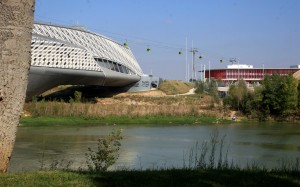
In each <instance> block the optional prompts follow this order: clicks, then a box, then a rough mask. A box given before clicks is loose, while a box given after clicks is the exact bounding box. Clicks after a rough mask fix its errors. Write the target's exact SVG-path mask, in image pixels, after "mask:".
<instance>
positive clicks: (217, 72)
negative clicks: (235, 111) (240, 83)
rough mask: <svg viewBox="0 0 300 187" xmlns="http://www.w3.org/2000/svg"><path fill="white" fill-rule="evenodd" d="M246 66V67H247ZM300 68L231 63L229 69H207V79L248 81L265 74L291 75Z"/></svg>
mask: <svg viewBox="0 0 300 187" xmlns="http://www.w3.org/2000/svg"><path fill="white" fill-rule="evenodd" d="M245 67H246V68H245ZM299 70H300V69H299V68H298V67H297V68H253V66H251V65H250V66H249V65H229V66H228V67H227V69H211V70H205V78H206V79H209V78H211V79H221V80H222V81H223V82H235V81H237V80H238V79H243V80H245V81H247V82H250V83H251V82H256V81H260V80H262V79H263V78H264V76H265V75H273V74H278V75H289V74H294V73H295V72H296V71H299Z"/></svg>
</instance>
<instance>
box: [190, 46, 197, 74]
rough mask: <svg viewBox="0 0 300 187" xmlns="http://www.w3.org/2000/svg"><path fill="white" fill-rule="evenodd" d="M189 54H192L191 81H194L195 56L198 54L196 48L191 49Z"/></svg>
mask: <svg viewBox="0 0 300 187" xmlns="http://www.w3.org/2000/svg"><path fill="white" fill-rule="evenodd" d="M190 52H192V53H193V61H192V64H193V74H192V80H194V79H195V78H196V69H195V54H196V53H197V52H198V49H197V48H194V47H192V49H191V50H190Z"/></svg>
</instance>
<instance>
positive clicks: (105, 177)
mask: <svg viewBox="0 0 300 187" xmlns="http://www.w3.org/2000/svg"><path fill="white" fill-rule="evenodd" d="M89 175H90V177H91V178H92V181H93V183H94V184H95V186H272V187H274V186H300V183H299V173H296V174H295V173H294V174H293V173H288V174H287V173H280V172H267V171H243V170H241V171H237V170H189V169H186V170H185V169H170V170H158V171H157V170H146V171H112V172H104V173H101V174H89Z"/></svg>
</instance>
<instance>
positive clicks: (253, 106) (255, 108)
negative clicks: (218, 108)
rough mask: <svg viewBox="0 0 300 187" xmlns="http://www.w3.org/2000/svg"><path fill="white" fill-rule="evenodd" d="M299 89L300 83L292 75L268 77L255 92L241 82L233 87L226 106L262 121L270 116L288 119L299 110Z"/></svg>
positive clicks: (225, 101)
mask: <svg viewBox="0 0 300 187" xmlns="http://www.w3.org/2000/svg"><path fill="white" fill-rule="evenodd" d="M299 89H300V88H299V85H298V81H297V80H296V79H295V78H293V77H292V76H291V75H289V76H280V75H267V76H265V79H264V80H263V82H262V86H260V87H256V88H255V90H254V92H251V91H249V90H248V89H247V87H246V85H245V83H243V82H241V81H239V82H238V84H237V85H233V86H231V87H230V89H229V94H228V96H226V97H225V99H224V105H225V106H230V107H231V108H232V109H235V110H241V111H242V112H243V113H244V114H247V115H251V116H252V117H255V118H258V119H260V120H265V119H267V118H268V117H270V116H272V117H275V118H278V119H281V118H286V117H288V116H292V115H295V114H296V113H297V110H299V109H298V108H299V98H300V96H299Z"/></svg>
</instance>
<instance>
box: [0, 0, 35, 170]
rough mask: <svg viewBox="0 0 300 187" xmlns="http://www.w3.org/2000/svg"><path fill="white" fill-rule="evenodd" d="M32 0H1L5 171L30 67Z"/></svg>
mask: <svg viewBox="0 0 300 187" xmlns="http://www.w3.org/2000/svg"><path fill="white" fill-rule="evenodd" d="M33 10H34V0H0V173H1V172H6V171H7V168H8V164H9V160H10V157H11V153H12V150H13V146H14V143H15V138H16V132H17V126H18V124H19V118H20V114H21V112H22V109H23V104H24V100H25V94H26V88H27V76H28V70H29V67H30V44H31V33H32V27H33Z"/></svg>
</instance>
